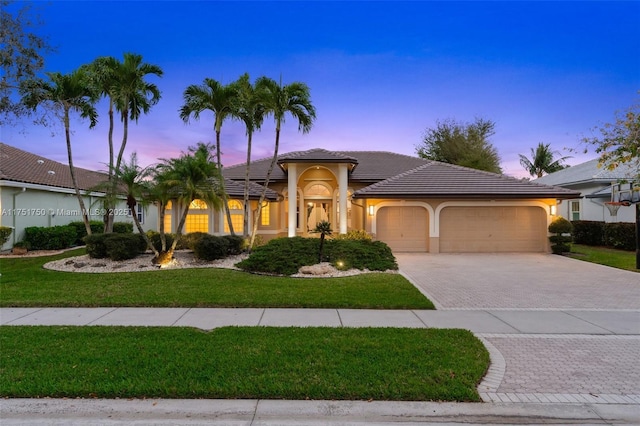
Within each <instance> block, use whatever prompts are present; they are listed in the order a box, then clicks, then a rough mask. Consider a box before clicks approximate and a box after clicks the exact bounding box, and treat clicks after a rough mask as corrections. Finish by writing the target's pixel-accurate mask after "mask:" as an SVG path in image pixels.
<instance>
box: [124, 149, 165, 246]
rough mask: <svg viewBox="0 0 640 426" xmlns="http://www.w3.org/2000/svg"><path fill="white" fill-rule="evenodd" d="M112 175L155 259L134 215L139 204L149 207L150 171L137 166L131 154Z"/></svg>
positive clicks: (133, 155)
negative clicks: (122, 189)
mask: <svg viewBox="0 0 640 426" xmlns="http://www.w3.org/2000/svg"><path fill="white" fill-rule="evenodd" d="M114 175H115V176H116V179H117V181H118V182H119V183H120V184H121V185H122V187H123V188H124V189H125V191H126V195H127V207H129V210H130V211H131V216H132V217H133V222H134V223H135V225H136V228H137V229H138V232H139V233H140V235H142V238H144V240H145V242H146V243H147V247H149V248H150V249H151V250H152V251H153V254H154V255H155V257H158V256H159V253H158V251H157V250H156V248H155V247H154V246H153V244H151V240H149V237H148V236H147V234H146V233H145V232H144V229H142V224H141V223H140V220H139V219H138V215H137V214H136V206H137V205H138V204H141V205H142V206H143V207H146V206H148V205H149V193H150V191H151V188H150V181H149V179H148V178H149V177H150V175H151V170H150V169H149V168H142V167H140V166H139V165H138V155H137V154H136V153H135V152H134V153H133V154H131V158H130V160H129V162H127V161H126V160H125V161H123V162H122V164H121V165H120V169H118V170H116V171H115V173H114Z"/></svg>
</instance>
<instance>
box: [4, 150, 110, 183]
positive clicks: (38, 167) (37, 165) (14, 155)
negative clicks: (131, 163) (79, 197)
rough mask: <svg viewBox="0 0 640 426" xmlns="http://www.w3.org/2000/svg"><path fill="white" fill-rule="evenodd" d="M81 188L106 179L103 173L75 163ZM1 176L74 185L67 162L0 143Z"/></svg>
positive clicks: (27, 181) (33, 181) (24, 180)
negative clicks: (80, 166)
mask: <svg viewBox="0 0 640 426" xmlns="http://www.w3.org/2000/svg"><path fill="white" fill-rule="evenodd" d="M76 178H77V179H78V185H79V186H80V189H81V190H83V191H84V190H89V189H91V188H95V187H96V185H98V184H100V183H103V182H105V181H106V180H107V175H106V174H105V173H100V172H96V171H92V170H87V169H82V168H78V167H76ZM0 180H9V181H13V182H22V183H31V184H38V185H47V186H53V187H58V188H70V189H73V182H72V181H71V172H70V171H69V166H68V165H67V164H62V163H58V162H57V161H52V160H49V159H47V158H44V157H40V156H39V155H35V154H32V153H30V152H27V151H23V150H21V149H18V148H15V147H12V146H10V145H7V144H4V143H0Z"/></svg>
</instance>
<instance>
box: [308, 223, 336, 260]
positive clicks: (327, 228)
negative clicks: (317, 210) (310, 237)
mask: <svg viewBox="0 0 640 426" xmlns="http://www.w3.org/2000/svg"><path fill="white" fill-rule="evenodd" d="M311 232H314V233H317V234H320V249H319V250H318V263H322V252H323V250H324V238H325V236H326V235H331V233H332V232H333V231H332V230H331V224H330V223H329V222H327V221H326V220H323V221H322V222H318V223H317V224H316V227H315V228H314V229H313V231H311Z"/></svg>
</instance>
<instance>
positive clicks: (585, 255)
mask: <svg viewBox="0 0 640 426" xmlns="http://www.w3.org/2000/svg"><path fill="white" fill-rule="evenodd" d="M567 256H569V257H572V258H574V259H578V260H582V261H585V262H591V263H597V264H599V265H605V266H610V267H612V268H618V269H624V270H627V271H632V272H640V269H637V268H636V253H635V252H633V251H626V250H617V249H613V248H609V247H598V246H587V245H583V244H572V245H571V252H570V253H568V254H567Z"/></svg>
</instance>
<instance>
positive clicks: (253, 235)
mask: <svg viewBox="0 0 640 426" xmlns="http://www.w3.org/2000/svg"><path fill="white" fill-rule="evenodd" d="M279 146H280V122H277V123H276V144H275V147H274V149H273V158H272V159H271V164H269V170H268V171H267V178H266V179H265V182H264V186H263V188H262V193H261V194H260V201H258V213H257V214H256V217H254V218H253V230H252V232H251V241H250V242H249V251H251V249H252V248H253V244H254V243H255V240H256V233H257V232H258V220H259V219H260V215H261V213H262V203H263V202H264V199H265V198H266V196H267V188H268V187H269V179H270V178H271V172H273V168H274V167H275V165H276V161H277V160H278V147H279ZM291 196H293V197H295V196H296V194H289V197H291Z"/></svg>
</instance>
